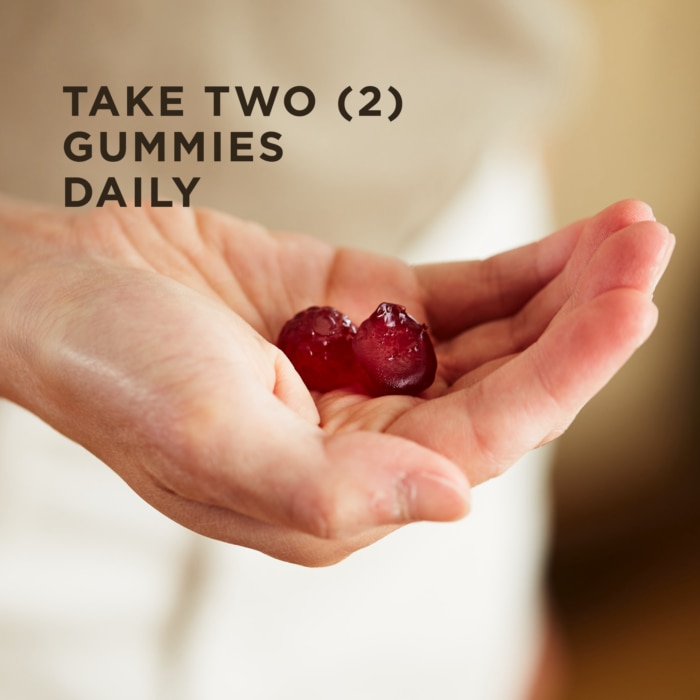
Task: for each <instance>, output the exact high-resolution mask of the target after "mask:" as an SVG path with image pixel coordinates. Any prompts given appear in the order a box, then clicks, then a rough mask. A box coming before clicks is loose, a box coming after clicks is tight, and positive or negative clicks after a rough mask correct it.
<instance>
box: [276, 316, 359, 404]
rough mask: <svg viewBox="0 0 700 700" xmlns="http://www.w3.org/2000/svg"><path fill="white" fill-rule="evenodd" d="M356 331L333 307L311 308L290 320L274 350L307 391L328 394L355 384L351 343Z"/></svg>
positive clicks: (355, 367)
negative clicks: (326, 392) (300, 380)
mask: <svg viewBox="0 0 700 700" xmlns="http://www.w3.org/2000/svg"><path fill="white" fill-rule="evenodd" d="M356 333H357V328H356V327H355V325H354V324H353V322H352V321H351V320H350V318H349V317H348V316H346V315H345V314H343V313H341V312H340V311H338V310H337V309H334V308H333V307H332V306H311V307H309V308H308V309H305V310H304V311H300V312H299V313H297V314H296V315H295V316H294V317H293V318H291V319H289V321H287V322H286V323H285V324H284V326H283V327H282V330H281V332H280V335H279V338H278V340H277V346H278V347H279V348H280V349H281V350H282V351H283V352H284V354H285V355H287V357H288V358H289V359H290V360H291V362H292V364H293V365H294V368H295V369H296V371H297V372H298V373H299V376H300V377H301V378H302V380H303V381H304V384H306V386H307V388H308V389H311V390H315V391H331V390H332V389H339V388H341V387H344V386H349V385H352V384H355V383H356V382H357V374H358V370H357V365H356V363H355V355H354V353H353V349H352V340H353V338H354V336H355V334H356Z"/></svg>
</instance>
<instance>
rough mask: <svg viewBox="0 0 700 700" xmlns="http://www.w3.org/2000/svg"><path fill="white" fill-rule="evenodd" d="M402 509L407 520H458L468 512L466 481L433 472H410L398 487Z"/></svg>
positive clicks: (460, 477) (461, 477) (462, 478)
mask: <svg viewBox="0 0 700 700" xmlns="http://www.w3.org/2000/svg"><path fill="white" fill-rule="evenodd" d="M398 497H399V500H400V502H401V512H402V514H404V516H405V517H406V520H407V521H408V522H413V521H418V520H434V521H449V520H458V519H459V518H461V517H463V516H465V515H466V514H467V513H468V512H469V482H468V481H467V479H466V477H463V476H462V475H461V474H460V475H459V477H458V478H457V479H452V478H449V477H447V476H445V475H442V474H435V473H433V472H415V473H413V474H409V475H408V476H407V477H406V478H405V479H404V480H403V481H402V482H401V485H400V487H399V489H398Z"/></svg>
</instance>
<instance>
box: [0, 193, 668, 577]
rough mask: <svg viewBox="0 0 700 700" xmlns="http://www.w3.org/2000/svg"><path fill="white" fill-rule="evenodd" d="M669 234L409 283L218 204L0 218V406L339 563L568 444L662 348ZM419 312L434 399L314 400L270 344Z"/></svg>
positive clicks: (418, 273)
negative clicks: (575, 423)
mask: <svg viewBox="0 0 700 700" xmlns="http://www.w3.org/2000/svg"><path fill="white" fill-rule="evenodd" d="M671 248H672V237H671V236H670V234H668V232H667V231H666V229H665V228H664V227H663V226H661V225H660V224H657V223H655V222H654V221H653V220H652V217H651V213H650V211H649V209H648V208H647V207H646V206H645V205H643V204H641V203H637V202H625V203H621V204H619V205H617V206H614V207H611V208H610V209H608V210H606V211H605V212H603V213H601V214H599V215H598V216H596V217H593V218H591V219H589V220H586V221H583V222H579V223H577V224H575V225H573V226H571V227H569V228H567V229H565V230H563V231H561V232H559V233H557V234H554V235H553V236H550V237H549V238H547V239H544V240H543V241H541V242H538V243H535V244H533V245H530V246H527V247H524V248H521V249H518V250H514V251H510V252H508V253H505V254H503V255H500V256H497V257H495V258H493V259H490V260H487V261H484V262H467V263H458V264H446V265H438V266H425V267H417V268H411V267H408V266H406V265H404V264H402V263H400V262H398V261H396V260H393V259H388V258H383V257H378V256H375V255H371V254H367V253H362V252H359V251H351V250H337V249H334V248H332V247H331V246H328V245H326V244H324V243H321V242H319V241H317V240H314V239H310V238H306V237H303V236H297V235H293V234H283V233H270V232H267V231H265V230H263V229H261V228H260V227H258V226H256V225H253V224H249V223H244V222H241V221H238V220H235V219H233V218H230V217H227V216H224V215H221V214H218V213H216V212H212V211H206V210H194V209H181V208H173V209H151V208H142V209H137V208H124V209H120V208H105V209H98V210H93V211H90V212H88V213H78V214H74V213H72V212H71V211H54V210H49V209H44V208H39V207H32V206H29V205H26V204H24V203H18V202H15V201H12V200H1V201H0V253H1V254H0V261H2V262H0V362H1V363H2V367H3V373H2V377H0V394H1V395H3V396H5V397H7V398H9V399H11V400H13V401H15V402H17V403H19V404H21V405H23V406H25V407H27V408H28V409H29V410H31V411H33V412H34V413H36V414H37V415H39V416H40V417H42V418H43V419H44V420H46V421H47V422H48V423H50V424H51V425H53V426H54V427H55V428H57V429H58V430H59V431H61V432H62V433H64V434H65V435H67V436H68V437H69V438H71V439H73V440H76V441H77V442H79V443H81V444H82V445H84V446H85V447H86V448H87V449H89V450H90V451H92V452H93V453H94V454H95V455H97V456H98V457H99V458H100V459H102V460H103V461H104V462H105V463H107V464H108V465H110V466H111V467H112V468H113V469H114V470H115V471H116V472H117V473H119V474H120V475H121V476H122V478H123V479H124V480H125V481H126V482H127V483H128V484H129V485H130V486H131V487H132V488H133V489H134V490H135V491H136V492H137V493H138V494H139V495H140V496H141V497H143V498H144V499H145V500H146V501H148V502H149V503H151V504H152V505H153V506H155V507H156V508H158V509H159V510H161V511H162V512H163V513H165V514H166V515H168V516H169V517H170V518H172V519H174V520H176V521H177V522H179V523H181V524H182V525H184V526H186V527H188V528H191V529H192V530H194V531H197V532H200V533H202V534H204V535H207V536H210V537H214V538H217V539H222V540H225V541H228V542H233V543H236V544H240V545H243V546H247V547H252V548H254V549H257V550H260V551H262V552H265V553H267V554H270V555H271V556H275V557H278V558H281V559H285V560H289V561H294V562H298V563H301V564H305V565H322V564H329V563H332V562H334V561H338V560H339V559H342V558H344V557H345V556H347V555H348V554H350V553H351V552H353V551H355V550H356V549H358V548H360V547H363V546H366V545H367V544H369V543H371V542H373V541H375V540H377V539H378V538H380V537H382V536H383V535H385V534H386V533H388V532H390V531H391V530H393V529H394V528H396V527H397V526H400V525H402V524H404V523H407V522H411V521H415V520H452V519H456V518H459V517H461V516H463V515H464V514H465V513H466V512H467V510H468V491H469V486H470V483H471V484H477V483H479V482H480V481H483V480H484V479H486V478H489V477H491V476H494V475H496V474H498V473H500V472H502V471H503V470H504V469H505V468H507V467H508V466H509V465H510V464H512V463H513V462H514V461H516V460H517V459H518V458H519V457H520V456H522V455H523V454H524V453H525V452H527V451H528V450H530V449H532V448H534V447H536V446H538V445H540V444H542V443H543V442H546V441H547V440H549V439H551V438H552V437H554V436H555V435H557V434H559V433H560V432H561V431H563V430H564V428H565V427H566V426H567V425H568V424H569V422H570V421H571V420H572V418H573V417H574V416H575V414H576V413H577V411H578V410H579V409H580V408H581V407H582V406H583V405H584V404H585V403H586V401H588V400H589V399H590V398H591V397H592V396H593V395H594V394H595V393H596V392H597V391H598V390H599V389H600V388H601V387H602V386H603V385H604V384H605V382H606V381H607V380H608V379H609V378H610V377H611V376H612V375H613V374H614V373H615V372H616V370H617V369H619V367H620V366H621V365H622V364H623V363H624V362H625V360H626V359H627V358H628V357H629V355H630V354H631V353H632V352H633V351H634V349H635V348H636V347H638V346H639V345H640V344H641V343H642V342H643V341H644V340H645V339H646V337H647V336H648V335H649V333H650V332H651V330H652V327H653V325H654V322H655V318H656V313H655V308H654V306H653V304H652V303H651V292H652V290H653V287H654V286H655V284H656V282H657V281H658V278H659V277H660V275H661V273H662V271H663V269H664V268H665V266H666V264H667V261H668V258H669V256H670V252H671ZM380 301H395V302H399V303H401V304H404V305H405V306H406V307H407V308H408V310H409V312H410V313H411V314H412V315H414V316H415V317H417V318H418V319H419V320H422V321H426V322H427V323H428V324H429V326H430V328H431V331H432V333H433V336H434V339H435V344H436V351H437V354H438V360H439V376H438V379H437V380H436V383H435V385H434V386H433V387H431V389H430V390H429V391H428V392H427V393H426V394H425V395H424V396H423V397H419V398H416V397H405V396H388V397H379V398H369V397H366V396H364V395H360V394H352V393H348V392H344V391H336V392H330V393H327V394H325V395H311V394H310V393H309V392H308V391H307V390H306V388H305V387H304V385H303V383H302V382H301V381H300V379H299V377H298V376H297V374H296V373H295V371H294V370H293V368H292V367H291V365H290V363H289V362H288V361H287V359H286V357H285V356H284V355H283V354H282V353H281V352H279V350H278V349H277V348H276V347H275V346H274V344H273V343H274V340H275V338H276V336H277V334H278V332H279V330H280V328H281V326H282V324H283V323H284V322H285V321H286V320H287V319H288V318H289V317H290V316H292V315H293V313H295V312H296V311H298V310H300V309H302V308H305V307H306V306H309V305H312V304H331V305H333V306H336V307H338V308H340V309H342V310H343V311H345V312H346V313H348V314H349V315H350V316H351V317H353V318H354V319H357V320H361V319H363V318H365V317H366V316H367V315H368V314H369V313H370V312H371V311H372V310H373V309H374V308H375V307H376V305H377V304H378V303H379V302H380Z"/></svg>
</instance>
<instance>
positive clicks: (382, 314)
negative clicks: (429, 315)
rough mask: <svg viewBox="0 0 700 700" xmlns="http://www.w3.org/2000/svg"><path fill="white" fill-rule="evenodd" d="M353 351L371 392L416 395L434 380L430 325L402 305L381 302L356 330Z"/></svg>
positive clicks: (435, 360)
mask: <svg viewBox="0 0 700 700" xmlns="http://www.w3.org/2000/svg"><path fill="white" fill-rule="evenodd" d="M353 351H354V353H355V358H356V360H357V362H358V364H359V365H360V367H361V368H362V370H363V371H364V373H365V375H366V379H365V382H364V383H365V384H366V386H367V389H368V390H369V391H370V393H372V394H377V395H382V394H412V395H416V394H420V393H421V392H422V391H424V390H425V389H427V388H428V387H429V386H430V385H431V384H432V383H433V381H434V380H435V373H436V371H437V358H436V356H435V350H434V348H433V344H432V341H431V340H430V336H429V335H428V327H427V326H426V325H425V324H423V323H419V322H418V321H416V319H414V318H413V317H412V316H410V315H409V314H408V313H406V307H404V306H401V305H400V304H390V303H388V302H384V303H382V304H380V305H379V306H378V307H377V309H376V311H375V312H374V313H373V314H372V315H371V316H370V317H369V318H368V319H366V320H365V321H363V322H362V324H361V325H360V327H359V328H358V329H357V334H356V336H355V338H354V339H353Z"/></svg>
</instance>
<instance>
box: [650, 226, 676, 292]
mask: <svg viewBox="0 0 700 700" xmlns="http://www.w3.org/2000/svg"><path fill="white" fill-rule="evenodd" d="M675 247H676V237H675V236H674V235H673V234H672V233H671V232H669V233H668V239H667V241H666V247H665V248H664V249H663V251H662V252H661V254H660V255H659V258H658V260H657V263H656V266H655V268H656V269H655V270H654V273H653V275H652V282H651V289H652V292H653V291H654V290H655V289H656V286H657V285H658V284H659V281H660V280H661V277H662V276H663V274H664V272H665V271H666V268H667V267H668V263H669V261H670V260H671V255H672V254H673V250H674V248H675Z"/></svg>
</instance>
